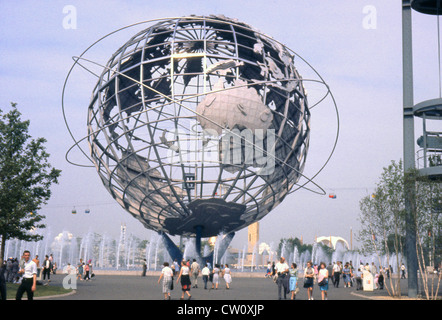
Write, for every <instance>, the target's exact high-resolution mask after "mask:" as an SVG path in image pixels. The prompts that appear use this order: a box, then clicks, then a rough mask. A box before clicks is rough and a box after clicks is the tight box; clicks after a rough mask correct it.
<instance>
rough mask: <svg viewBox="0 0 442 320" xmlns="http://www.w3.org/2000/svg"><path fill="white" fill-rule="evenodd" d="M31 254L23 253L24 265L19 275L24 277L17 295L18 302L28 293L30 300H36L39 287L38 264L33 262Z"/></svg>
mask: <svg viewBox="0 0 442 320" xmlns="http://www.w3.org/2000/svg"><path fill="white" fill-rule="evenodd" d="M30 258H31V253H30V252H29V251H27V250H26V251H25V252H23V259H24V265H22V269H20V271H19V273H20V274H22V275H23V279H22V282H21V284H20V286H19V287H18V289H17V294H16V295H15V299H16V300H21V298H22V296H23V293H25V292H26V294H27V296H28V300H33V299H34V291H35V289H36V285H37V264H36V263H35V262H34V261H32V260H31V259H30Z"/></svg>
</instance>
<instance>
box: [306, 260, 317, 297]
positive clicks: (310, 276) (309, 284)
mask: <svg viewBox="0 0 442 320" xmlns="http://www.w3.org/2000/svg"><path fill="white" fill-rule="evenodd" d="M314 277H315V270H314V269H313V267H312V262H311V261H309V262H307V267H306V268H305V269H304V288H306V289H307V298H308V300H313V280H314Z"/></svg>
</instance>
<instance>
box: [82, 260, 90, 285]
mask: <svg viewBox="0 0 442 320" xmlns="http://www.w3.org/2000/svg"><path fill="white" fill-rule="evenodd" d="M84 272H85V274H84V278H83V280H86V281H89V279H90V276H89V272H90V268H89V263H87V264H85V265H84Z"/></svg>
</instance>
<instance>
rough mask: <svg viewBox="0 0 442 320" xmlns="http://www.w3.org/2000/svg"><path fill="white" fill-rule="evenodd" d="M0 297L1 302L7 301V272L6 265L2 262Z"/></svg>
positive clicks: (0, 267) (0, 266) (0, 269)
mask: <svg viewBox="0 0 442 320" xmlns="http://www.w3.org/2000/svg"><path fill="white" fill-rule="evenodd" d="M0 263H1V265H0V296H1V300H6V279H5V272H6V264H5V263H3V261H0Z"/></svg>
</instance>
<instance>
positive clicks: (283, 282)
mask: <svg viewBox="0 0 442 320" xmlns="http://www.w3.org/2000/svg"><path fill="white" fill-rule="evenodd" d="M275 270H276V274H277V275H278V279H277V280H276V283H277V284H278V299H279V300H281V290H284V299H286V298H287V297H286V295H287V285H288V278H289V277H288V273H289V265H288V264H287V263H286V262H285V258H284V257H281V259H280V260H279V262H278V263H277V264H276V265H275Z"/></svg>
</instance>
